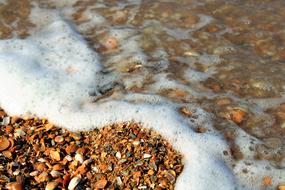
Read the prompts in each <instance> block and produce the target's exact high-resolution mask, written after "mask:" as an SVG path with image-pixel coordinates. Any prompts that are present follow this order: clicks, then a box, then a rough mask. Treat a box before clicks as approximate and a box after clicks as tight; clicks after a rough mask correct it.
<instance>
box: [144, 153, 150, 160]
mask: <svg viewBox="0 0 285 190" xmlns="http://www.w3.org/2000/svg"><path fill="white" fill-rule="evenodd" d="M143 158H144V159H148V158H151V154H144V155H143Z"/></svg>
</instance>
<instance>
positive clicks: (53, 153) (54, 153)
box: [50, 150, 60, 161]
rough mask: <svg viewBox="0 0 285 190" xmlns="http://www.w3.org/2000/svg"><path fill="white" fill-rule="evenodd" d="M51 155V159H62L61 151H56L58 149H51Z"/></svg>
mask: <svg viewBox="0 0 285 190" xmlns="http://www.w3.org/2000/svg"><path fill="white" fill-rule="evenodd" d="M50 157H51V159H53V160H56V161H60V154H59V152H58V151H56V150H51V151H50Z"/></svg>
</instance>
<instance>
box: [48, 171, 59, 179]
mask: <svg viewBox="0 0 285 190" xmlns="http://www.w3.org/2000/svg"><path fill="white" fill-rule="evenodd" d="M50 175H51V176H52V177H53V178H58V177H60V176H61V175H62V173H60V172H58V171H55V170H52V171H51V172H50Z"/></svg>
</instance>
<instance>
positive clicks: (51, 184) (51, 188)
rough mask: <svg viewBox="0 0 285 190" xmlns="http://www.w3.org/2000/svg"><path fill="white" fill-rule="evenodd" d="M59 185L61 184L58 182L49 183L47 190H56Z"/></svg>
mask: <svg viewBox="0 0 285 190" xmlns="http://www.w3.org/2000/svg"><path fill="white" fill-rule="evenodd" d="M58 184H59V182H58V181H51V182H48V183H47V185H46V188H45V190H53V189H55V188H56V187H57V186H58Z"/></svg>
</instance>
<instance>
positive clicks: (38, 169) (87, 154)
mask: <svg viewBox="0 0 285 190" xmlns="http://www.w3.org/2000/svg"><path fill="white" fill-rule="evenodd" d="M181 159H182V156H181V155H180V154H179V153H178V152H176V151H175V150H174V149H173V148H172V147H171V145H170V144H169V143H168V142H167V141H166V140H164V139H163V138H162V137H161V136H160V135H158V134H157V133H156V132H154V131H152V130H147V129H145V128H142V127H141V126H140V125H139V124H136V123H120V124H113V125H110V126H106V127H103V128H102V129H95V130H93V131H89V132H78V133H74V132H69V131H67V130H65V129H62V128H57V127H55V126H53V125H52V124H50V123H48V121H47V120H45V119H38V118H33V119H22V118H17V117H9V116H7V115H6V113H5V112H4V111H3V110H2V111H1V110H0V189H11V190H12V189H13V190H22V189H31V190H34V189H46V190H53V189H68V190H73V189H74V190H81V189H156V190H160V189H161V190H162V189H174V185H175V181H176V179H177V177H178V175H179V174H180V173H181V172H182V169H183V165H182V162H181Z"/></svg>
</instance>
